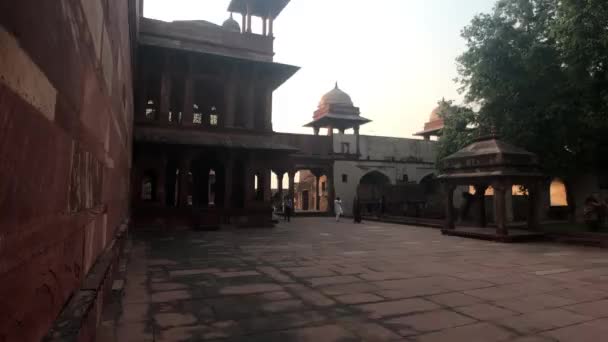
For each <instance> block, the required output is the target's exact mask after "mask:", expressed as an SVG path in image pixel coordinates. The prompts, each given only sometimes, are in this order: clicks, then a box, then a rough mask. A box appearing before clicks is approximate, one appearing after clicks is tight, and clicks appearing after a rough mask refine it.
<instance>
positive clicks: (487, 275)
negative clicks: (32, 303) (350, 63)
mask: <svg viewBox="0 0 608 342" xmlns="http://www.w3.org/2000/svg"><path fill="white" fill-rule="evenodd" d="M132 242H133V246H132V248H131V249H130V251H129V254H130V255H129V256H128V265H127V278H126V279H125V282H124V284H123V286H124V287H123V290H122V296H117V299H116V301H117V302H116V303H113V305H110V306H107V307H108V308H113V312H104V315H103V322H102V324H101V326H100V328H99V332H98V336H97V337H98V340H99V341H102V342H108V341H112V342H113V341H120V342H122V341H287V342H289V341H314V342H323V341H330V342H331V341H450V342H459V341H463V342H475V341H480V342H492V341H497V342H500V341H516V342H549V341H596V340H597V338H598V336H602V338H603V337H604V336H606V334H607V333H608V330H607V329H608V328H606V327H607V326H608V321H606V319H608V318H607V317H608V309H607V308H608V267H607V265H608V257H607V256H606V255H608V254H606V253H607V252H606V251H605V250H601V249H595V248H585V247H576V246H566V245H557V244H548V243H529V244H516V245H503V244H498V243H491V242H487V241H476V240H467V239H463V238H458V237H447V236H442V235H441V234H440V232H439V231H438V230H435V229H431V228H418V227H408V226H402V225H392V224H385V223H373V224H365V223H364V224H362V225H354V224H352V223H350V222H347V221H342V222H340V223H336V222H334V221H333V220H331V219H330V218H298V219H295V220H293V222H292V223H290V224H285V223H280V224H279V225H278V226H277V227H276V228H274V229H242V230H238V229H233V228H230V227H227V228H225V229H223V230H220V231H215V232H192V231H181V232H158V233H151V232H148V233H144V232H140V233H138V232H136V233H134V234H133V237H132Z"/></svg>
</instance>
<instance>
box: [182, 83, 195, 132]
mask: <svg viewBox="0 0 608 342" xmlns="http://www.w3.org/2000/svg"><path fill="white" fill-rule="evenodd" d="M193 84H194V82H193V81H192V77H191V76H190V74H188V76H187V78H186V84H185V86H184V111H183V117H182V125H184V126H192V125H193V124H194V114H193V110H192V105H193V103H194V102H193V90H194V89H192V87H193Z"/></svg>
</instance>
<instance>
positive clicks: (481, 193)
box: [475, 185, 488, 228]
mask: <svg viewBox="0 0 608 342" xmlns="http://www.w3.org/2000/svg"><path fill="white" fill-rule="evenodd" d="M487 189H488V186H487V185H476V186H475V197H477V200H478V201H479V207H478V210H479V212H478V213H477V215H478V216H477V219H478V220H479V221H478V222H477V223H478V225H479V226H480V227H482V228H485V227H486V226H487V225H488V221H487V218H486V190H487Z"/></svg>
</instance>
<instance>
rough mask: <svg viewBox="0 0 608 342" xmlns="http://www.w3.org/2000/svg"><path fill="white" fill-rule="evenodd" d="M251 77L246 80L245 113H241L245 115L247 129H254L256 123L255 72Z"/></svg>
mask: <svg viewBox="0 0 608 342" xmlns="http://www.w3.org/2000/svg"><path fill="white" fill-rule="evenodd" d="M250 77H251V78H250V79H249V82H246V84H247V88H246V89H245V113H239V114H240V115H245V128H247V129H253V128H254V124H255V120H254V115H255V85H254V79H255V72H252V73H251V75H250Z"/></svg>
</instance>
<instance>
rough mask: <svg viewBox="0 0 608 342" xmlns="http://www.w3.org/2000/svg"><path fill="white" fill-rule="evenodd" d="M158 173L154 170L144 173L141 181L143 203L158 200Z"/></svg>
mask: <svg viewBox="0 0 608 342" xmlns="http://www.w3.org/2000/svg"><path fill="white" fill-rule="evenodd" d="M156 181H157V177H156V172H154V171H153V170H147V171H145V172H144V176H143V178H142V181H141V199H142V200H143V201H150V202H152V201H155V200H156Z"/></svg>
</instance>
